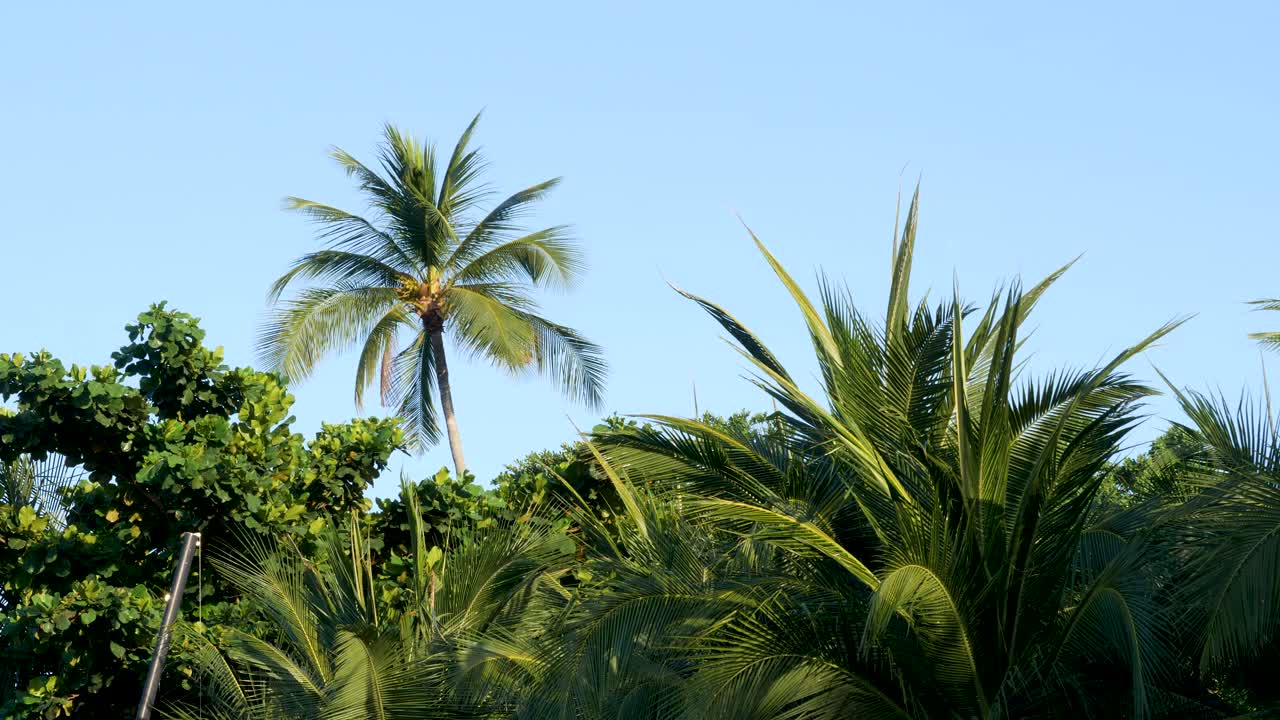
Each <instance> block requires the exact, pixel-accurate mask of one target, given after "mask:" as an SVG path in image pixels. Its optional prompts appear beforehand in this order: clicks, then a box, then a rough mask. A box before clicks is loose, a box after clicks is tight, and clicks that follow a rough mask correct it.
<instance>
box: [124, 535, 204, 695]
mask: <svg viewBox="0 0 1280 720" xmlns="http://www.w3.org/2000/svg"><path fill="white" fill-rule="evenodd" d="M199 546H200V533H183V534H182V550H181V551H179V553H178V564H177V566H176V567H174V569H173V587H170V588H169V594H168V595H165V596H164V599H165V605H164V619H163V620H162V621H161V623H160V633H159V634H158V635H156V650H155V654H154V655H152V656H151V669H149V670H147V682H146V684H145V685H143V686H142V701H141V702H139V703H138V714H137V715H136V716H135V718H136V720H149V718H150V717H151V704H152V703H154V702H155V700H156V691H157V690H159V689H160V671H161V670H163V669H164V656H165V655H166V654H168V652H169V638H170V636H171V635H172V634H173V626H174V623H176V622H178V609H179V606H181V605H182V591H183V590H185V589H186V587H187V576H188V575H190V574H191V556H192V555H194V554H195V551H196V548H197V547H199Z"/></svg>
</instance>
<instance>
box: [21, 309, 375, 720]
mask: <svg viewBox="0 0 1280 720" xmlns="http://www.w3.org/2000/svg"><path fill="white" fill-rule="evenodd" d="M127 331H128V334H129V343H128V344H127V345H125V346H124V347H122V348H121V349H120V350H119V351H118V352H116V353H114V354H113V355H112V361H113V362H112V364H110V365H106V366H93V367H88V368H86V367H81V366H77V365H72V366H70V367H67V366H66V365H64V364H63V363H62V362H61V361H59V360H57V359H56V358H54V357H52V356H50V355H49V354H48V353H44V352H41V353H37V354H35V355H32V356H29V357H24V356H21V355H0V398H3V399H5V400H9V399H14V400H16V402H17V410H16V412H13V413H9V414H6V415H3V416H0V464H2V465H3V467H4V469H5V470H4V473H3V475H4V476H5V477H6V478H7V479H8V481H7V482H6V483H5V489H6V492H5V497H4V498H3V505H0V535H2V536H3V538H4V542H3V543H0V568H3V569H4V573H3V587H0V642H2V643H3V647H4V652H3V653H2V654H0V693H3V694H2V695H0V697H2V698H3V700H0V716H3V717H10V716H18V715H22V714H23V713H26V714H29V715H30V716H32V717H42V716H46V717H60V716H63V715H67V716H84V717H88V716H93V717H124V716H126V715H129V714H130V713H131V710H132V708H133V707H135V706H136V704H137V702H138V688H139V685H140V674H141V673H142V672H143V671H144V670H145V666H146V664H147V663H148V662H149V659H150V656H151V649H152V644H153V642H154V638H155V634H156V631H157V629H158V628H159V621H160V609H161V606H162V600H161V598H162V596H163V594H164V592H165V589H166V588H167V586H168V581H169V576H170V574H171V573H172V569H173V561H174V552H175V551H176V550H177V546H178V542H179V536H180V535H181V534H182V533H183V532H188V531H193V532H201V533H203V534H204V535H205V536H206V537H219V538H230V537H235V536H236V535H237V534H238V533H245V532H249V533H256V534H261V535H266V536H271V537H287V538H289V541H290V542H291V543H293V544H295V545H296V546H297V547H299V548H301V549H303V550H304V551H308V552H310V551H313V550H314V549H315V548H316V540H317V538H318V534H319V533H320V532H321V530H323V529H324V528H325V527H326V526H327V525H328V524H330V520H331V519H333V518H335V517H336V518H343V517H345V516H346V515H347V514H349V513H350V512H352V511H363V510H364V509H365V508H366V507H367V505H368V501H367V500H366V499H365V498H364V491H365V489H366V487H367V486H368V484H369V483H370V482H371V481H372V479H373V478H374V477H376V476H377V475H378V474H379V473H380V472H381V471H382V469H383V468H384V467H385V466H386V463H387V461H388V458H389V456H390V455H391V453H392V451H393V450H394V449H395V448H396V447H397V446H398V445H399V443H400V432H399V430H398V429H397V427H396V426H395V424H394V423H393V422H390V421H385V420H357V421H354V422H352V423H349V424H345V425H326V426H325V427H324V429H323V430H321V431H320V432H319V433H317V434H316V436H315V437H314V438H312V439H311V440H309V441H308V440H304V439H303V438H302V436H300V435H298V434H297V433H294V432H292V430H291V429H290V422H291V421H292V418H291V417H289V406H290V404H291V403H292V401H293V400H292V397H291V396H290V395H289V394H288V392H287V391H286V389H285V388H284V386H283V385H282V384H281V383H280V381H279V380H278V379H277V378H276V377H275V376H273V375H269V374H265V373H259V372H255V371H252V370H248V369H231V368H228V367H226V366H225V365H224V364H223V363H222V361H221V352H220V350H210V349H207V348H205V347H204V346H203V344H202V340H203V337H204V333H203V331H202V330H200V328H199V327H198V325H197V324H196V322H195V320H194V319H193V318H191V317H189V316H187V315H184V314H182V313H178V312H174V311H171V310H168V309H166V308H165V307H164V306H163V305H159V306H155V307H153V308H151V309H150V310H148V311H147V312H145V313H143V314H142V315H140V316H139V318H138V322H137V323H136V324H133V325H130V326H128V328H127ZM67 466H69V467H71V468H75V469H76V471H77V476H76V477H75V479H74V482H68V481H67V478H66V476H65V475H64V474H63V473H64V472H65V471H63V470H61V469H60V468H65V467H67ZM199 579H200V580H201V581H202V582H200V583H199V586H200V587H202V588H203V590H204V597H203V598H197V597H196V595H195V587H196V586H195V585H193V587H192V588H191V589H190V590H189V592H188V598H186V599H185V602H186V605H187V607H188V608H191V607H195V606H197V605H200V604H203V615H204V619H205V620H206V623H213V622H220V621H222V620H223V619H225V618H238V616H239V611H238V609H236V608H234V607H232V606H231V604H230V601H232V600H234V598H235V594H234V593H233V592H232V591H231V589H230V588H228V586H227V585H226V583H225V582H223V581H222V580H221V579H220V578H219V577H218V576H217V575H216V574H215V573H210V574H208V575H207V576H206V577H201V578H199ZM189 617H190V616H189ZM178 655H180V652H179V653H178ZM182 669H183V661H182V660H181V658H180V657H175V660H174V662H173V663H171V670H172V672H171V673H170V677H168V678H166V686H167V687H168V688H171V689H173V688H180V687H182V685H181V684H180V680H179V679H180V678H181V677H182V675H181V671H182ZM187 670H188V671H189V668H187Z"/></svg>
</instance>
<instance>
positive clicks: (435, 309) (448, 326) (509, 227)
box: [258, 115, 606, 476]
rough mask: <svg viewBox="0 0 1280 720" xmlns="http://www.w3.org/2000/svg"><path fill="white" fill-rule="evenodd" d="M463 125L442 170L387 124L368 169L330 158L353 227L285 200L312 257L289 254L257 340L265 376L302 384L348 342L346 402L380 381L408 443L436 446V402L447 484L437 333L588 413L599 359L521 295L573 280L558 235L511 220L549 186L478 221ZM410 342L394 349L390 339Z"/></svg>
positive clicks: (344, 218)
mask: <svg viewBox="0 0 1280 720" xmlns="http://www.w3.org/2000/svg"><path fill="white" fill-rule="evenodd" d="M479 120H480V116H479V115H477V116H476V117H475V119H474V120H472V121H471V124H470V125H469V126H468V127H467V129H466V131H465V132H464V133H463V134H462V137H461V138H459V140H458V142H457V144H456V145H455V147H454V149H453V152H452V153H451V154H450V155H449V157H448V159H447V161H445V162H443V163H440V162H438V159H437V156H436V150H435V147H434V146H433V145H431V144H423V143H421V142H419V141H417V140H415V139H414V138H412V137H410V136H408V135H406V134H404V133H402V132H400V131H399V130H397V129H396V128H395V127H394V126H391V125H387V126H386V127H385V129H384V142H383V143H382V145H381V147H380V149H379V157H378V160H379V165H380V169H373V168H370V167H368V166H366V165H364V164H362V163H361V162H360V161H359V160H356V158H355V157H353V156H352V155H351V154H349V153H347V152H345V151H343V150H341V149H337V148H335V149H334V150H333V151H332V152H331V153H330V154H331V156H332V157H333V158H334V159H335V160H336V161H337V162H338V164H339V165H341V166H342V167H343V168H344V169H345V170H346V172H347V175H349V176H350V177H353V178H354V179H355V180H356V182H357V185H358V187H359V188H360V191H361V192H362V193H363V194H364V196H365V198H366V199H367V200H368V202H369V209H370V214H368V215H367V217H366V216H361V215H358V214H354V213H350V212H347V211H345V210H340V209H338V208H336V207H333V206H330V205H324V204H321V203H317V202H313V201H310V200H303V199H301V198H296V197H291V198H288V199H287V201H286V202H287V207H288V208H289V209H291V210H295V211H298V212H301V213H303V214H304V215H306V216H307V217H309V218H310V219H311V220H313V221H315V222H316V223H317V224H318V225H319V226H320V228H321V229H320V232H319V238H320V239H321V240H322V241H323V242H324V243H325V245H326V248H325V249H323V250H320V251H317V252H313V253H308V254H306V255H303V256H302V257H301V258H299V259H298V260H297V261H295V262H294V264H293V267H292V268H290V270H289V271H288V272H286V273H285V274H284V275H282V276H281V277H280V278H279V279H278V280H276V282H275V284H274V285H273V286H272V288H271V292H270V296H269V298H270V301H271V302H272V303H278V301H279V300H280V297H281V295H282V294H283V293H284V292H285V290H286V289H287V288H289V287H290V286H291V285H292V284H294V283H295V282H302V281H311V283H313V284H312V285H309V286H307V287H305V288H304V289H302V290H301V291H299V292H298V293H297V294H296V295H295V296H294V297H293V298H292V299H290V300H288V301H287V302H284V303H283V304H278V305H277V309H276V310H275V311H274V312H273V314H272V315H271V317H270V319H269V320H268V322H267V323H266V324H265V325H264V327H263V328H262V331H261V333H260V335H259V339H258V347H259V352H260V354H261V357H262V359H263V361H264V362H265V363H267V364H268V365H269V366H270V367H271V368H272V369H275V370H278V371H281V372H283V373H284V374H285V375H286V376H288V377H290V378H293V379H301V378H305V377H306V376H307V375H309V374H310V373H311V371H312V370H313V369H314V368H315V366H316V364H317V363H318V362H319V361H320V360H321V358H323V357H324V356H325V355H327V354H329V353H331V352H335V351H338V350H341V349H344V348H346V347H349V346H353V345H356V344H357V343H359V344H360V356H359V361H358V364H357V366H356V382H355V400H356V404H357V406H360V405H361V404H362V400H363V397H364V392H365V390H366V389H367V388H368V387H369V385H371V384H372V383H373V380H374V378H375V377H377V376H380V378H381V398H382V402H383V404H384V405H387V406H393V407H397V408H398V411H399V414H400V415H401V416H402V417H403V418H404V421H405V423H406V436H407V438H408V439H409V442H410V444H411V445H413V446H415V447H419V448H420V447H422V446H423V445H425V444H428V443H435V442H437V441H438V440H439V436H440V429H439V422H438V419H437V411H436V400H437V398H438V400H439V408H440V412H441V413H442V414H443V415H444V424H445V428H446V429H447V433H448V437H449V449H450V450H451V451H452V453H453V463H454V467H455V469H456V471H457V473H458V475H459V476H461V475H462V474H463V472H464V471H465V469H466V463H465V460H464V458H463V453H462V441H461V438H460V437H459V435H458V421H457V417H456V414H455V412H454V404H453V394H452V392H451V389H450V384H449V365H448V361H447V359H446V355H445V342H444V338H445V335H446V334H448V335H449V337H450V339H451V340H452V341H453V344H454V346H455V347H456V348H457V349H459V350H461V351H462V352H463V353H464V354H467V355H470V356H472V357H475V358H479V359H484V360H488V361H489V362H491V363H492V364H493V365H495V366H496V367H499V368H502V369H504V370H507V371H509V372H511V373H522V372H526V371H529V370H537V371H540V372H542V373H544V374H546V375H548V376H550V378H551V379H552V380H553V381H554V382H555V383H556V384H557V385H559V386H560V388H561V389H562V390H563V391H564V392H565V393H566V394H567V395H569V396H570V397H571V398H572V399H574V400H576V401H579V402H582V403H584V404H585V405H587V406H588V407H592V408H595V407H598V406H599V404H600V402H601V399H602V393H603V388H604V379H605V371H606V365H605V362H604V359H603V356H602V353H601V350H600V348H598V347H597V346H596V345H594V344H592V343H590V342H588V341H587V340H586V339H585V338H584V337H583V336H582V335H580V334H579V333H578V332H577V331H575V330H573V329H571V328H568V327H565V326H563V325H560V324H558V323H555V322H552V321H551V320H548V319H547V318H545V317H543V316H542V315H540V314H539V307H538V304H537V302H536V301H535V300H534V298H533V295H532V291H533V290H535V289H565V288H568V287H570V286H571V285H572V284H573V283H574V282H575V281H576V280H577V279H578V278H579V277H580V275H581V274H582V272H583V269H584V263H583V257H582V254H581V251H580V248H579V247H578V245H577V244H576V243H575V241H574V240H573V238H572V237H571V235H570V233H569V229H568V228H567V227H566V226H563V225H557V226H552V227H547V228H543V229H541V230H535V231H531V232H530V231H528V230H527V229H526V228H524V227H523V226H522V225H521V224H520V223H519V219H520V217H521V216H523V215H524V214H525V213H527V212H528V211H529V210H530V209H531V208H532V207H533V205H534V204H535V203H537V202H538V201H539V200H541V199H543V198H544V197H545V196H546V195H547V193H548V192H550V191H551V189H552V188H554V187H555V186H556V185H557V184H558V183H559V179H552V180H548V181H546V182H542V183H538V184H537V185H532V186H530V187H527V188H525V189H523V190H521V191H519V192H517V193H515V194H513V195H511V196H510V197H508V198H507V199H505V200H503V201H502V202H500V203H498V204H497V205H496V206H494V207H493V208H492V209H490V210H489V211H488V212H487V213H484V214H481V213H480V212H479V210H480V206H481V203H482V202H483V201H484V200H485V199H486V198H488V197H489V195H490V191H489V189H488V188H487V187H486V186H485V185H484V184H482V183H481V177H482V174H483V171H484V169H485V162H484V160H483V159H482V157H481V155H480V153H479V151H478V150H473V149H469V147H468V146H469V144H470V141H471V136H472V133H473V132H474V130H475V127H476V123H477V122H479ZM406 338H411V339H410V340H409V342H408V344H407V345H402V344H401V341H402V340H404V339H406Z"/></svg>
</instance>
